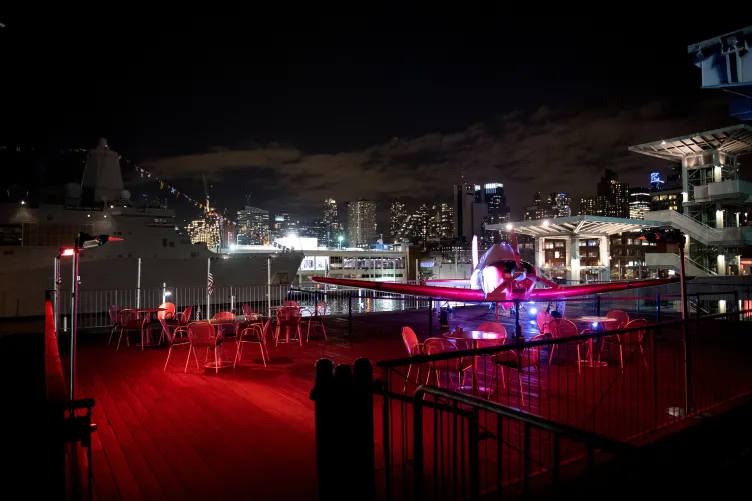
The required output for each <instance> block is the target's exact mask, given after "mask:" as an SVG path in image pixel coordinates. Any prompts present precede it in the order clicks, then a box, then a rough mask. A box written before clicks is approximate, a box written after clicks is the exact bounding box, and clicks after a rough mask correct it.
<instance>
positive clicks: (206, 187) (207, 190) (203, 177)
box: [201, 174, 209, 214]
mask: <svg viewBox="0 0 752 501" xmlns="http://www.w3.org/2000/svg"><path fill="white" fill-rule="evenodd" d="M201 179H203V180H204V194H206V212H207V214H208V213H209V187H208V185H207V184H206V176H205V175H203V174H201Z"/></svg>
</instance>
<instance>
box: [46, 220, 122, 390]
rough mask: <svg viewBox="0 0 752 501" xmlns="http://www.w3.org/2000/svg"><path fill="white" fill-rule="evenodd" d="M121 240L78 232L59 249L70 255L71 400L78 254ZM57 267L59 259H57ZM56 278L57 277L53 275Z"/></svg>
mask: <svg viewBox="0 0 752 501" xmlns="http://www.w3.org/2000/svg"><path fill="white" fill-rule="evenodd" d="M114 240H121V239H120V238H115V237H110V236H109V235H97V236H95V237H92V236H91V235H87V234H86V233H79V234H78V237H76V239H75V240H74V242H73V247H72V248H68V249H61V251H60V257H62V256H70V257H71V272H72V282H73V283H72V285H71V333H70V352H69V357H70V373H69V378H68V384H69V389H68V394H69V397H70V399H71V400H74V395H75V387H76V342H77V334H78V285H79V284H78V279H79V276H78V263H79V260H80V258H79V256H78V255H79V254H80V253H81V251H82V250H84V249H91V248H94V247H101V246H102V245H104V244H106V243H107V242H108V241H114ZM58 269H59V261H58ZM55 279H56V280H57V277H55Z"/></svg>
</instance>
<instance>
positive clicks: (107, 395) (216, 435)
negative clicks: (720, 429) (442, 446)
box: [76, 308, 752, 500]
mask: <svg viewBox="0 0 752 501" xmlns="http://www.w3.org/2000/svg"><path fill="white" fill-rule="evenodd" d="M427 317H428V313H427V312H426V311H425V310H423V311H418V312H397V313H375V314H369V315H364V316H356V317H354V318H353V336H352V337H348V336H346V333H347V320H346V319H332V320H330V321H328V322H327V333H328V334H329V341H327V342H324V341H318V340H317V341H313V340H312V341H311V342H310V343H304V346H303V347H301V346H299V345H298V344H289V345H280V346H279V347H276V348H275V347H273V346H270V349H269V350H270V355H271V363H270V364H269V366H268V367H267V368H264V367H263V365H261V359H260V356H259V354H258V351H257V350H256V349H254V347H253V346H247V347H245V348H244V356H246V357H247V359H246V360H244V361H243V362H242V364H241V365H239V366H238V368H237V369H234V370H233V369H231V368H230V369H224V370H220V373H219V374H215V373H214V371H213V369H212V370H206V369H203V368H202V370H197V369H196V366H195V364H189V366H188V373H187V374H185V373H184V372H183V369H184V366H185V360H186V355H187V351H188V350H187V348H186V347H177V348H175V349H174V350H173V356H172V359H171V361H170V365H169V366H168V368H167V370H166V371H163V370H162V368H163V365H164V361H165V358H166V356H167V350H166V349H164V348H151V349H145V350H141V349H140V348H137V347H135V346H131V347H121V349H120V350H119V351H118V350H116V349H115V346H114V344H113V345H111V346H108V345H107V334H102V335H100V334H88V335H82V336H81V343H80V348H79V364H78V378H77V381H78V384H77V392H78V394H77V395H76V396H77V398H81V397H92V398H94V399H95V400H96V406H95V408H94V410H93V418H94V422H95V423H96V424H97V425H98V432H97V433H95V434H94V435H93V440H92V455H93V472H94V474H93V477H94V480H93V482H94V494H95V498H97V499H101V500H105V499H106V500H110V499H115V500H117V499H209V498H222V497H224V498H226V499H238V498H252V499H315V497H316V464H315V441H314V414H313V402H311V401H310V399H309V394H310V390H311V389H312V387H313V376H314V364H315V362H316V360H318V359H320V358H329V359H331V360H333V361H334V362H335V364H337V363H352V362H353V361H354V360H355V359H357V358H359V357H366V358H369V359H370V360H372V361H374V362H377V361H380V360H387V359H394V358H401V357H403V356H405V354H406V352H405V348H404V345H403V343H402V339H401V336H400V327H401V326H403V325H409V326H411V327H413V328H414V329H415V330H416V332H417V333H418V334H419V336H421V337H426V336H427V335H428V332H427V326H428V321H427ZM493 318H494V315H493V314H488V313H487V310H485V309H483V308H467V309H463V310H458V311H457V312H456V314H455V316H454V318H453V319H452V322H451V323H452V326H453V327H455V326H457V325H461V326H462V327H463V328H473V327H476V326H477V325H478V324H480V323H481V322H483V321H488V320H493ZM526 320H529V319H526ZM501 321H502V323H505V324H508V325H507V327H508V328H510V329H511V322H509V320H508V319H501ZM433 327H434V331H433V335H439V333H440V332H441V330H440V328H439V326H438V322H437V321H436V320H435V319H434V321H433ZM524 327H525V336H526V337H528V338H529V337H532V335H534V334H536V333H537V329H536V328H534V327H533V326H532V325H531V324H530V323H529V322H525V323H524ZM234 348H235V347H234V343H233V342H229V343H228V346H227V347H226V348H225V349H226V350H228V353H229V354H230V356H232V355H233V354H234ZM745 349H746V347H745ZM546 353H547V352H546ZM667 353H668V352H667ZM670 353H671V357H672V358H671V360H672V361H673V360H674V358H675V356H674V355H675V354H676V351H675V349H674V348H673V347H672V348H671V351H670ZM573 355H574V354H573V353H570V351H566V354H563V353H562V354H560V355H558V358H559V359H560V361H561V365H559V363H557V359H556V357H555V358H554V364H553V365H552V366H551V367H553V368H556V369H549V368H547V369H546V370H542V371H541V377H540V378H535V379H530V378H531V377H534V376H528V375H525V376H524V378H525V381H524V382H525V391H526V395H525V398H526V399H528V402H529V403H527V405H526V407H527V408H526V409H525V410H528V411H532V412H534V413H539V414H549V416H550V417H551V418H556V417H557V416H562V415H570V414H571V413H570V412H569V411H567V410H566V409H570V408H571V409H575V410H576V409H579V408H582V406H583V405H585V404H583V403H582V402H583V401H586V400H587V401H594V400H596V399H598V398H599V397H598V395H597V394H596V393H597V391H599V388H600V385H608V384H609V383H608V380H609V377H608V376H609V375H610V374H613V373H614V371H615V367H612V368H610V369H608V370H606V371H603V372H599V373H597V374H598V376H597V377H598V378H599V380H600V382H599V383H598V384H597V385H595V384H593V383H587V382H586V381H588V379H587V378H588V377H589V378H590V379H589V380H590V381H593V380H595V379H594V377H593V375H592V372H591V373H586V375H585V376H581V377H580V378H581V379H579V381H580V382H579V383H578V382H577V381H578V380H577V375H576V370H575V369H574V367H576V365H575V364H574V363H573V360H574V359H573ZM734 358H736V357H734ZM547 362H548V360H547V357H546V361H545V364H546V365H548V364H547ZM570 362H572V363H570ZM609 362H610V363H613V362H614V359H613V353H611V356H610V358H609ZM698 362H701V363H703V364H705V363H708V362H707V360H705V359H703V360H701V361H700V360H698ZM616 363H617V364H618V358H617V359H616ZM629 363H630V364H631V367H632V369H633V371H629V372H625V373H624V374H626V375H625V376H622V377H621V380H622V381H636V382H635V383H630V387H631V388H633V389H635V390H638V391H636V392H635V393H634V397H630V398H624V396H623V394H622V396H620V397H619V398H613V400H611V399H608V400H606V401H605V402H606V405H605V406H603V407H602V409H604V414H602V416H601V414H598V415H597V416H595V418H593V417H591V422H593V419H594V421H595V422H596V423H601V422H602V423H603V425H604V426H605V425H607V424H608V418H606V417H605V416H606V414H605V412H606V411H607V412H608V414H610V415H617V414H619V412H620V407H619V405H620V404H618V402H619V401H621V402H623V403H622V404H621V405H623V406H629V407H628V408H629V409H631V408H633V407H634V406H635V405H636V404H637V403H638V402H639V399H641V398H643V397H641V396H640V392H639V389H640V388H642V385H643V383H641V382H639V381H642V378H644V377H645V376H644V374H643V373H641V372H637V369H638V368H640V367H641V366H640V364H639V359H635V360H631V361H630V362H629ZM672 363H673V362H672ZM565 365H566V366H571V367H569V369H565V368H564V366H565ZM558 367H561V368H558ZM589 370H590V371H592V369H589ZM640 370H642V369H640ZM664 370H665V371H669V372H670V371H679V373H680V368H678V367H676V365H675V364H673V365H666V368H665V369H661V371H664ZM698 370H701V372H699V373H698V378H699V379H698V384H700V383H701V381H702V376H703V375H704V374H712V375H713V377H714V378H716V379H714V381H716V382H717V381H718V380H717V378H718V376H719V373H718V371H717V370H716V371H715V372H712V371H713V370H714V366H712V365H708V366H700V367H699V368H698ZM726 370H727V371H733V367H731V366H729V367H727V368H726ZM643 372H644V371H643ZM746 372H749V370H748V369H746V370H745V374H744V376H745V377H744V379H745V384H746V381H750V380H752V378H751V377H750V376H749V374H746ZM587 374H589V376H588V375H587ZM641 374H643V375H641ZM376 375H377V377H378V376H381V375H382V374H380V373H379V371H378V370H377V373H376ZM557 378H559V379H558V381H554V379H557ZM630 378H635V379H630ZM706 379H707V378H706ZM515 381H516V377H515V379H514V380H512V381H511V383H512V384H511V385H508V386H507V388H506V389H505V390H504V392H503V393H502V395H503V396H504V398H503V399H501V401H502V403H505V404H508V405H512V406H517V405H516V404H515V402H518V401H519V400H518V396H519V395H518V394H515V391H516V387H517V386H516V384H515ZM570 385H571V386H570ZM674 386H675V385H674ZM674 386H671V387H670V388H669V390H670V392H671V394H672V395H673V394H675V393H676V391H675V388H674ZM400 388H401V385H400ZM531 388H532V390H531ZM612 395H617V392H613V393H612ZM630 395H631V392H630ZM617 396H618V395H617ZM644 398H645V400H650V401H651V402H654V401H655V400H654V395H653V394H652V393H650V392H646V393H645V396H644ZM678 400H679V401H681V399H680V398H679V399H678ZM544 402H545V404H544ZM659 403H660V405H661V407H663V405H664V402H662V401H661V402H659ZM669 403H670V404H671V405H673V404H674V402H673V400H672V401H671V402H668V401H667V402H665V405H668V404H669ZM377 405H380V402H379V401H378V400H377ZM544 408H545V409H546V412H543V411H542V409H544ZM554 408H555V409H556V412H553V410H552V409H554ZM640 408H641V409H645V411H647V412H645V415H646V416H647V415H651V416H652V415H654V414H652V413H654V412H655V409H654V408H651V406H650V405H649V404H648V405H646V406H644V407H640ZM650 409H652V413H651V411H650ZM576 412H579V411H576ZM642 412H644V411H640V413H642ZM379 416H380V412H377V413H376V420H377V423H376V426H377V430H376V433H377V437H376V439H377V442H378V441H379V440H380V437H379V436H378V435H379V434H380V433H381V430H380V428H379V422H380V417H379ZM576 418H577V419H576V420H575V421H577V422H582V417H581V416H576ZM596 431H605V428H601V427H600V426H598V427H596ZM609 434H612V433H609ZM618 434H619V435H621V433H618ZM392 438H393V439H394V440H398V437H396V436H393V437H392ZM376 451H377V456H379V455H380V447H379V445H377V446H376ZM397 462H399V460H398V461H397ZM378 463H381V465H382V466H383V458H377V466H378Z"/></svg>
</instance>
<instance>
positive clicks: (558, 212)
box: [548, 193, 572, 217]
mask: <svg viewBox="0 0 752 501" xmlns="http://www.w3.org/2000/svg"><path fill="white" fill-rule="evenodd" d="M548 205H549V206H550V207H551V213H552V214H553V217H569V216H571V215H572V199H571V198H569V195H567V194H566V193H551V194H550V195H549V196H548Z"/></svg>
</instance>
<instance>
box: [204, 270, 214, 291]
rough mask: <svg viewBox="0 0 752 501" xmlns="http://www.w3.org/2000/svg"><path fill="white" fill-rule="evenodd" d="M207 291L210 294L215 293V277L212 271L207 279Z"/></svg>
mask: <svg viewBox="0 0 752 501" xmlns="http://www.w3.org/2000/svg"><path fill="white" fill-rule="evenodd" d="M206 280H207V282H206V290H207V292H208V293H209V294H211V293H212V292H214V275H212V274H211V271H210V272H209V273H208V275H207V277H206Z"/></svg>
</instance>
